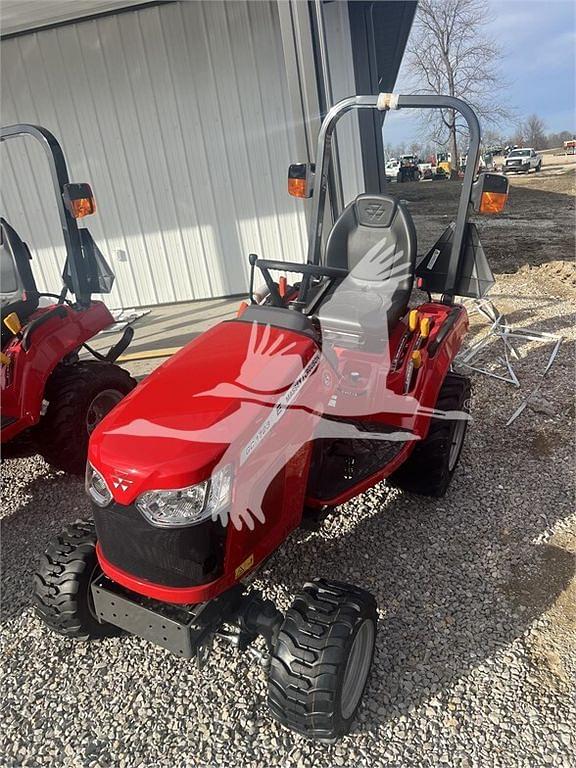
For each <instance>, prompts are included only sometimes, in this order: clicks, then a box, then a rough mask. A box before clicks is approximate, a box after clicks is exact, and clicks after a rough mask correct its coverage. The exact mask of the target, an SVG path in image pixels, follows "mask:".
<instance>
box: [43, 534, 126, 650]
mask: <svg viewBox="0 0 576 768" xmlns="http://www.w3.org/2000/svg"><path fill="white" fill-rule="evenodd" d="M96 566H97V558H96V530H95V528H94V523H93V522H92V521H91V520H77V521H76V522H75V523H72V524H71V525H69V526H67V527H66V528H65V529H64V530H63V531H62V533H61V534H59V535H58V536H57V537H56V538H54V539H53V540H52V541H51V542H50V544H49V545H48V547H47V549H46V551H45V552H44V554H43V555H42V557H41V558H40V563H39V566H38V569H37V570H36V572H35V573H34V588H33V599H34V604H35V609H36V613H37V615H38V616H39V617H40V618H41V619H42V621H43V622H44V623H45V624H47V625H48V626H49V627H50V628H51V629H52V630H54V631H55V632H58V633H59V634H60V635H64V636H65V637H73V638H76V639H81V640H87V639H89V638H91V637H92V638H97V637H107V636H109V635H113V634H117V629H116V627H113V626H112V625H110V624H100V623H99V622H98V621H97V620H96V619H95V618H94V617H93V616H92V615H91V613H90V610H89V606H88V589H89V580H90V577H91V575H92V573H93V571H94V568H95V567H96Z"/></svg>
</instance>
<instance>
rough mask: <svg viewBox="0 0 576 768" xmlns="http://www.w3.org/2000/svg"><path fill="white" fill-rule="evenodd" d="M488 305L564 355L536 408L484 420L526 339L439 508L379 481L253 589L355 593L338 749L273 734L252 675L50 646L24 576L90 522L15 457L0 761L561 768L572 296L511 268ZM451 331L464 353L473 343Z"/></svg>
mask: <svg viewBox="0 0 576 768" xmlns="http://www.w3.org/2000/svg"><path fill="white" fill-rule="evenodd" d="M546 266H548V265H546ZM492 295H493V298H494V300H495V302H496V304H497V306H499V307H500V308H501V309H502V310H503V311H504V312H505V313H506V314H507V315H508V318H509V320H510V321H511V322H512V323H513V324H517V325H522V326H530V327H535V328H538V329H540V330H549V331H553V332H559V333H562V334H563V335H564V336H565V337H566V338H567V339H570V340H571V341H570V342H566V343H564V344H563V346H562V347H561V351H560V353H559V355H558V357H557V359H556V362H555V364H554V368H553V369H552V372H551V374H550V376H549V378H547V379H546V382H545V384H544V386H543V388H542V391H541V393H540V395H539V397H538V398H537V400H536V401H535V403H534V404H533V405H532V406H530V407H529V408H528V409H527V410H526V411H525V412H524V413H523V414H522V415H521V416H520V417H519V418H518V420H517V421H516V422H515V423H514V424H513V425H512V426H511V427H506V426H505V423H506V421H507V419H508V417H509V416H510V415H511V413H512V412H513V411H514V410H515V408H516V406H517V404H518V403H519V402H520V401H521V399H522V397H523V396H524V395H526V394H527V393H528V392H529V391H530V389H531V387H533V386H534V385H535V383H536V382H537V381H538V371H541V370H542V368H543V365H544V363H545V360H546V350H545V349H544V348H543V347H542V345H539V344H529V345H527V346H526V347H525V348H524V350H523V353H524V355H525V356H524V359H523V361H522V362H521V363H520V364H519V365H518V373H519V375H520V380H521V383H522V388H521V390H515V389H514V388H513V387H511V386H510V385H507V384H503V383H500V382H497V381H494V380H492V379H488V378H485V377H481V376H478V375H475V376H474V377H473V414H474V417H475V418H474V422H473V424H472V426H471V428H470V430H469V432H468V438H467V442H466V445H465V448H464V451H463V455H462V460H461V464H460V467H459V469H458V472H457V474H456V476H455V478H454V482H453V484H452V486H451V488H450V490H449V492H448V494H447V496H446V497H445V498H444V499H441V500H438V501H436V500H434V501H430V500H422V499H420V498H417V497H415V496H411V495H408V494H402V493H400V492H397V491H393V490H390V489H388V488H387V487H386V486H385V485H384V484H381V485H380V486H378V487H376V488H374V489H372V490H371V491H370V492H368V493H366V494H364V495H363V496H362V497H360V498H358V499H356V500H354V501H353V502H351V503H349V504H347V505H345V506H343V507H341V508H340V510H339V512H338V514H337V515H335V516H333V517H331V518H329V519H328V520H326V521H325V523H324V524H323V526H322V527H321V529H320V530H319V531H317V532H314V533H304V532H297V533H295V534H294V535H293V536H292V537H291V539H290V540H289V541H288V542H287V543H286V545H285V546H284V547H283V548H282V550H281V551H279V552H278V553H277V554H276V555H275V556H274V557H273V558H272V559H271V560H270V561H269V563H268V565H267V568H266V570H265V571H264V572H262V574H261V577H260V579H259V582H257V585H258V586H261V587H262V588H263V589H264V590H265V592H266V593H267V594H268V595H269V596H272V597H274V598H275V599H276V600H277V601H278V603H279V604H280V606H281V607H285V606H286V605H287V604H288V602H289V599H290V596H291V595H292V594H293V593H294V591H295V590H297V589H298V587H299V586H300V585H301V584H302V583H303V582H304V581H305V580H306V579H307V578H310V577H312V576H315V575H324V576H327V577H332V578H340V579H343V580H348V581H351V582H353V583H357V584H360V585H362V586H365V587H366V588H367V589H369V590H371V591H372V592H374V594H375V595H376V598H377V600H378V605H379V608H380V627H379V633H378V644H377V651H376V656H375V662H374V666H373V671H372V674H371V677H370V681H369V685H368V688H367V691H366V695H365V697H364V702H363V705H362V707H361V709H360V712H359V717H358V721H357V723H356V725H355V727H354V730H353V732H352V733H351V734H350V735H349V736H347V737H346V738H345V739H343V740H341V741H340V742H339V743H338V744H335V745H331V746H330V745H317V744H312V743H310V742H307V741H305V740H303V739H301V738H300V737H298V736H295V735H294V734H292V733H290V732H288V731H285V730H283V729H281V728H280V727H279V726H277V725H276V724H275V723H274V722H273V721H272V720H271V719H270V717H269V715H268V712H267V706H266V701H265V685H266V681H265V674H264V672H263V671H262V670H261V669H259V668H258V666H257V665H256V664H255V662H254V661H252V660H251V659H250V657H249V656H242V655H238V654H237V653H236V652H235V651H233V650H231V649H229V648H228V646H226V645H224V644H220V643H216V645H215V648H214V652H213V654H212V655H211V656H210V657H209V660H208V662H207V664H206V666H205V668H204V669H203V671H202V672H199V671H198V670H197V669H196V666H195V664H194V663H192V662H182V661H179V660H177V659H175V658H174V657H172V656H171V655H170V654H169V653H168V652H167V651H164V650H162V649H159V648H155V647H153V646H151V645H149V644H147V643H145V642H144V641H141V640H139V639H137V638H134V637H124V638H119V639H118V638H116V639H108V640H104V641H100V642H93V643H89V644H85V643H79V642H72V641H69V640H65V639H63V638H60V637H58V636H56V635H53V634H51V633H50V632H49V631H48V630H47V629H46V628H45V627H43V626H42V625H41V624H40V622H39V621H38V620H37V619H36V617H35V616H34V614H33V611H32V608H31V605H30V581H31V574H32V571H33V569H34V566H35V563H36V560H37V557H38V555H39V553H40V551H41V550H42V549H43V548H44V547H45V545H46V543H47V541H48V540H49V539H50V537H51V536H52V535H54V534H56V533H57V532H58V531H59V530H60V529H61V528H62V526H63V524H65V523H66V522H68V521H72V520H74V519H76V518H78V517H82V516H87V515H89V507H88V504H87V502H86V500H85V497H84V494H83V488H82V484H81V483H80V482H78V481H75V480H71V479H69V478H67V477H65V476H63V475H61V474H54V473H52V472H51V471H50V470H49V469H48V468H47V466H46V465H45V464H44V463H43V462H42V461H41V460H40V459H37V458H31V459H19V460H11V461H7V462H6V463H5V464H4V465H3V472H2V474H3V484H4V487H3V501H4V504H3V517H4V519H3V526H2V549H3V557H2V565H3V600H2V617H1V621H2V630H3V639H4V643H3V682H2V697H1V701H2V719H3V727H2V730H1V732H0V755H1V757H0V765H2V766H24V765H28V766H66V767H70V768H72V766H74V767H76V766H98V767H101V768H104V767H105V766H110V767H111V768H112V767H113V768H123V767H126V768H128V767H130V768H133V767H134V768H136V766H141V767H142V768H144V767H145V768H172V766H187V767H188V766H204V765H214V766H251V767H252V766H254V767H255V768H256V767H257V766H262V767H263V768H264V767H266V768H268V767H269V766H271V765H278V766H314V767H315V768H316V767H318V768H320V767H323V766H367V765H370V766H391V767H392V766H394V768H404V767H406V766H410V767H412V766H414V767H418V768H420V767H421V766H431V767H432V766H434V767H435V766H441V765H447V766H463V767H464V766H470V767H471V766H478V767H479V768H485V767H486V766H491V767H492V766H493V767H494V768H496V767H497V766H506V767H507V768H508V767H510V768H517V767H518V768H521V767H523V766H525V767H526V768H540V767H541V766H548V765H550V766H563V767H564V768H569V767H572V766H576V757H575V755H576V651H575V648H576V583H575V579H574V573H575V570H576V561H575V552H576V518H575V517H574V514H573V512H574V503H573V501H574V500H573V491H572V488H573V469H574V467H573V435H574V424H573V420H574V418H573V417H574V405H573V385H574V360H573V350H574V345H573V340H574V335H575V333H574V317H573V315H572V311H573V310H572V306H573V299H574V290H573V288H572V287H571V286H569V285H567V284H566V282H562V281H561V280H560V279H554V276H553V275H552V274H551V273H550V270H549V269H547V270H544V271H543V272H542V273H540V272H539V271H538V269H534V268H532V267H531V268H526V269H521V270H520V271H519V272H517V273H516V274H514V275H501V276H499V279H498V283H497V285H496V287H495V289H494V291H493V294H492ZM472 319H473V324H472V332H471V334H470V340H472V339H473V338H474V336H475V335H476V334H480V333H482V332H483V329H484V328H485V326H484V325H483V324H482V323H481V322H480V321H479V319H478V318H477V317H473V318H472ZM548 349H549V348H548Z"/></svg>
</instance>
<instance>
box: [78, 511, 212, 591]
mask: <svg viewBox="0 0 576 768" xmlns="http://www.w3.org/2000/svg"><path fill="white" fill-rule="evenodd" d="M93 509H94V522H95V524H96V534H97V536H98V541H99V543H100V546H101V547H102V552H103V554H104V557H105V558H106V560H108V561H109V562H110V563H112V565H115V566H117V567H118V568H121V569H122V570H123V571H126V572H127V573H129V574H131V575H132V576H137V577H139V578H142V579H146V580H147V581H151V582H154V583H155V584H160V585H162V586H166V587H193V586H197V585H199V584H205V583H206V582H208V581H212V580H213V579H215V578H217V577H218V576H219V575H220V574H221V573H222V568H223V563H224V543H225V540H226V528H225V527H224V526H223V525H222V524H221V523H220V522H219V521H212V520H208V521H206V522H203V523H200V524H198V525H191V526H188V527H186V528H156V527H155V526H153V525H150V523H149V522H148V521H147V520H145V518H144V517H143V515H142V514H141V513H140V512H139V510H138V509H137V508H136V507H135V506H133V505H130V506H123V505H121V504H116V503H114V504H111V505H110V506H109V507H106V508H104V509H102V508H101V507H97V506H96V505H93Z"/></svg>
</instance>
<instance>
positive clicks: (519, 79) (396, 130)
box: [384, 0, 576, 145]
mask: <svg viewBox="0 0 576 768" xmlns="http://www.w3.org/2000/svg"><path fill="white" fill-rule="evenodd" d="M489 4H490V9H491V12H492V18H491V19H490V20H489V22H488V24H487V26H486V31H487V32H488V34H489V35H492V36H493V37H494V40H495V41H496V42H497V43H498V45H499V46H500V48H501V51H502V62H501V70H502V73H503V75H504V79H505V80H506V81H507V82H506V83H505V84H504V85H503V87H502V88H501V89H500V92H499V93H498V94H497V96H498V98H499V99H500V100H501V101H505V102H507V103H508V104H509V105H510V107H511V108H512V109H513V110H514V112H515V113H516V115H517V116H518V118H519V119H522V118H526V117H527V116H528V115H530V114H533V113H535V114H537V115H539V116H540V117H541V118H542V119H543V120H544V123H545V125H546V132H547V133H549V132H554V133H557V132H559V131H563V130H566V131H571V132H575V131H576V116H575V109H576V107H575V100H576V99H575V97H576V79H575V50H576V3H573V2H571V0H546V1H545V2H544V1H543V0H500V2H497V0H489ZM403 82H405V77H404V75H403V72H402V71H401V72H400V75H399V78H398V81H397V84H396V87H395V89H394V90H395V91H396V92H397V93H401V92H402V84H403ZM401 116H402V117H401ZM394 117H397V118H400V117H401V119H396V120H388V117H387V118H386V121H387V123H388V125H387V126H386V127H385V133H384V135H385V139H384V141H385V143H386V144H388V143H389V144H392V145H396V144H399V143H402V142H405V143H407V144H409V143H410V142H412V141H418V140H419V138H420V135H419V134H420V131H419V128H418V124H417V122H416V121H415V119H414V118H413V116H411V115H410V114H409V113H408V112H405V113H404V114H403V115H402V113H401V112H398V113H397V115H395V116H394ZM513 128H514V121H512V124H508V125H506V124H504V125H502V126H501V132H502V133H504V135H506V134H508V133H512V132H513Z"/></svg>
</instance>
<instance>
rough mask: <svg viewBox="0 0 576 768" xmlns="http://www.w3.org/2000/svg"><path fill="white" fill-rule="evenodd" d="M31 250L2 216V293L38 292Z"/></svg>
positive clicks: (0, 223) (9, 295) (0, 226)
mask: <svg viewBox="0 0 576 768" xmlns="http://www.w3.org/2000/svg"><path fill="white" fill-rule="evenodd" d="M30 259H31V256H30V250H29V249H28V246H27V245H26V243H24V242H23V241H22V240H21V239H20V237H19V235H18V233H17V232H16V230H15V229H14V228H13V227H11V226H10V224H8V222H7V221H6V219H2V218H0V270H1V279H2V283H1V284H2V294H3V295H4V294H6V298H9V299H10V300H11V298H10V297H12V296H14V297H17V298H20V295H21V293H22V291H26V292H27V293H37V288H36V281H35V280H34V275H33V274H32V268H31V267H30Z"/></svg>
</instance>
